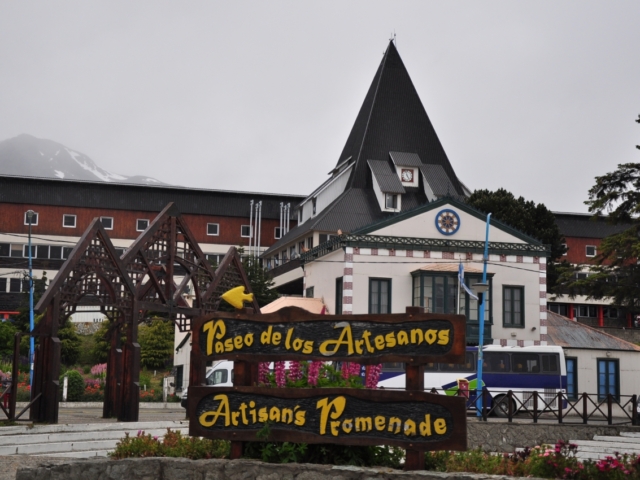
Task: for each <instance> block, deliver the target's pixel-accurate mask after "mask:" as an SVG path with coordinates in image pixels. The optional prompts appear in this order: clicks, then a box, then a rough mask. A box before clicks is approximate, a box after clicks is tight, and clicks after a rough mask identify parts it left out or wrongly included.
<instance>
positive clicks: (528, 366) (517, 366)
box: [511, 353, 540, 373]
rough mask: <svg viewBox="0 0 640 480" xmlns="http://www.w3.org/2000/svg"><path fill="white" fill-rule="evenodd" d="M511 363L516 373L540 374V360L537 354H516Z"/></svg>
mask: <svg viewBox="0 0 640 480" xmlns="http://www.w3.org/2000/svg"><path fill="white" fill-rule="evenodd" d="M511 362H512V364H513V371H514V372H516V373H540V358H539V356H538V354H537V353H514V354H513V355H511Z"/></svg>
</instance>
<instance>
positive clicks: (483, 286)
mask: <svg viewBox="0 0 640 480" xmlns="http://www.w3.org/2000/svg"><path fill="white" fill-rule="evenodd" d="M490 221H491V214H488V215H487V231H486V236H485V240H484V256H483V259H482V262H483V265H482V283H476V284H475V285H473V286H474V288H475V290H476V292H478V294H479V296H478V310H479V312H478V327H479V332H478V376H477V379H476V395H478V394H479V397H478V398H477V401H476V414H477V416H478V417H481V416H482V363H483V355H482V345H483V343H484V302H485V294H486V293H487V292H488V291H489V284H488V283H487V261H488V260H489V224H490Z"/></svg>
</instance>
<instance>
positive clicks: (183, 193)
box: [0, 176, 304, 219]
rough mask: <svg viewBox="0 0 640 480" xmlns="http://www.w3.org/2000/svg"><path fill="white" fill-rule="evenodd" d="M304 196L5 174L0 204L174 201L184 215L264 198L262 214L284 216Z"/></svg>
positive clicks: (234, 212)
mask: <svg viewBox="0 0 640 480" xmlns="http://www.w3.org/2000/svg"><path fill="white" fill-rule="evenodd" d="M303 199H304V197H302V196H296V195H275V194H270V193H252V192H233V191H224V190H201V189H195V188H183V187H169V186H147V185H131V184H118V183H102V182H78V181H69V180H54V179H44V178H28V177H9V176H0V202H6V203H25V204H31V205H56V206H67V207H87V208H110V209H116V210H137V211H145V212H159V211H161V210H162V209H163V208H164V207H166V206H167V204H168V203H170V202H174V203H175V204H176V206H177V207H178V209H179V210H180V212H181V213H186V214H200V215H220V216H232V217H244V216H246V217H247V218H248V217H249V202H250V201H251V200H254V201H256V202H258V201H262V218H270V219H278V218H280V202H283V203H285V204H286V203H291V206H292V207H294V206H295V205H297V204H298V203H299V202H300V201H302V200H303Z"/></svg>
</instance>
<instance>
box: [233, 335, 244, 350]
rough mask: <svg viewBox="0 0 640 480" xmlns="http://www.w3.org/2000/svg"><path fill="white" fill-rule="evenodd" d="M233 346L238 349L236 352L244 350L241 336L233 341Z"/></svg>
mask: <svg viewBox="0 0 640 480" xmlns="http://www.w3.org/2000/svg"><path fill="white" fill-rule="evenodd" d="M233 346H234V347H236V350H240V349H241V348H242V337H241V336H240V335H238V336H237V337H235V338H234V339H233Z"/></svg>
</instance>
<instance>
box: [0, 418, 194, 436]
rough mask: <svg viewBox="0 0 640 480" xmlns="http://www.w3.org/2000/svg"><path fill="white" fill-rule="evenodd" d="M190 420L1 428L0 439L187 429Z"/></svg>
mask: <svg viewBox="0 0 640 480" xmlns="http://www.w3.org/2000/svg"><path fill="white" fill-rule="evenodd" d="M188 426H189V421H188V420H180V421H174V420H167V421H164V422H114V423H77V424H76V423H69V424H67V423H65V424H55V425H15V426H12V427H2V428H0V437H2V436H4V435H17V434H25V435H28V434H40V433H63V432H95V431H109V430H118V431H121V432H122V431H135V432H136V433H137V431H138V430H149V429H154V430H157V429H159V428H163V429H167V428H170V429H172V430H173V429H177V428H187V427H188ZM123 436H124V435H123Z"/></svg>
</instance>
